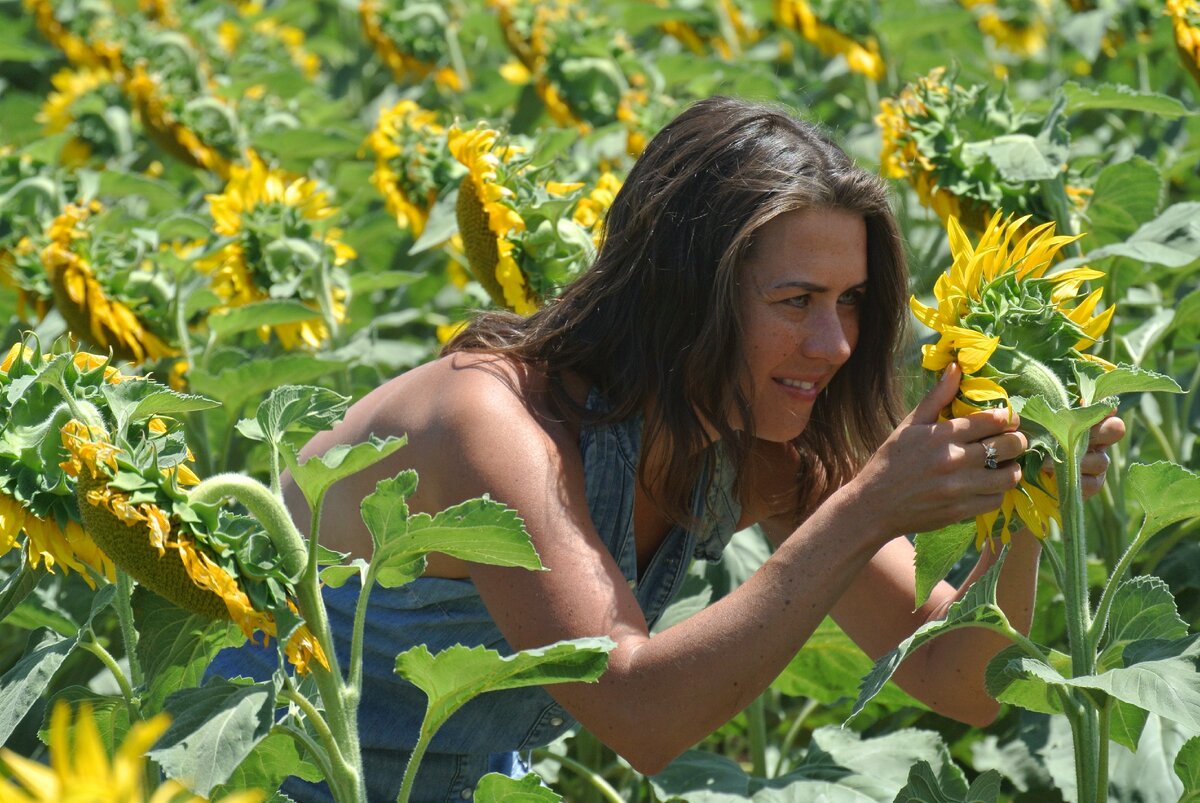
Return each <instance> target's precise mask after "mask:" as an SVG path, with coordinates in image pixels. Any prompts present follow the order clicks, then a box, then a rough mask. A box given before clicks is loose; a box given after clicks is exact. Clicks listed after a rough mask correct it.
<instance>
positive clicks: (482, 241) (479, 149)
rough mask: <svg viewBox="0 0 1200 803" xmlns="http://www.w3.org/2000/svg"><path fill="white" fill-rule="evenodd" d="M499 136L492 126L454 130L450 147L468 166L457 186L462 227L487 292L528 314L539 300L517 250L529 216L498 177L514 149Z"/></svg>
mask: <svg viewBox="0 0 1200 803" xmlns="http://www.w3.org/2000/svg"><path fill="white" fill-rule="evenodd" d="M499 136H500V134H499V132H497V131H495V130H493V129H490V128H477V129H475V130H473V131H462V130H460V129H459V128H458V127H454V128H451V129H450V134H449V147H450V152H451V153H452V154H454V158H455V159H457V160H458V161H459V162H461V163H462V164H463V166H464V167H466V168H467V171H468V172H467V175H466V177H465V178H463V181H462V184H461V185H460V186H459V188H458V207H457V212H458V228H459V232H460V233H461V234H462V239H463V248H464V249H465V250H466V252H467V259H468V262H469V263H470V266H471V272H472V273H474V274H475V278H476V279H477V280H478V281H479V283H480V284H481V285H483V287H484V289H485V290H487V291H488V295H490V296H491V297H492V299H493V300H494V301H495V302H496V303H497V304H501V305H503V306H506V307H508V308H510V309H512V310H514V311H516V312H518V313H520V314H521V315H528V314H530V313H531V312H533V311H534V310H535V309H537V305H538V299H537V297H536V296H535V295H534V294H533V291H532V289H531V288H530V287H529V282H528V281H527V280H526V277H525V275H524V274H523V273H522V272H521V268H520V266H519V265H517V262H516V259H515V258H514V255H513V238H514V237H515V236H516V235H519V234H520V233H521V232H523V231H524V230H525V221H524V219H522V217H521V215H520V213H519V212H518V211H517V210H516V208H515V206H514V204H513V201H512V199H513V197H514V195H515V193H514V192H513V190H512V189H510V188H509V187H506V186H505V185H504V184H503V183H501V182H500V181H499V180H498V178H499V177H498V173H497V169H498V168H499V167H500V165H501V164H502V163H503V161H504V160H505V159H506V158H508V157H510V156H511V155H512V153H513V151H512V149H511V148H507V147H503V146H501V147H497V145H496V140H497V139H498V138H499Z"/></svg>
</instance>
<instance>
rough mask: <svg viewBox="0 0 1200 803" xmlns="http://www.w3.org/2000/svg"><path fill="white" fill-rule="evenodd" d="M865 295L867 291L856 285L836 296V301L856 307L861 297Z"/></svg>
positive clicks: (860, 302) (861, 299)
mask: <svg viewBox="0 0 1200 803" xmlns="http://www.w3.org/2000/svg"><path fill="white" fill-rule="evenodd" d="M866 295H867V291H866V290H865V289H863V288H862V287H856V288H854V289H853V290H847V291H846V292H845V293H842V294H841V295H840V296H838V303H839V304H845V305H847V306H851V307H857V306H858V305H859V304H862V302H863V298H864V297H865V296H866Z"/></svg>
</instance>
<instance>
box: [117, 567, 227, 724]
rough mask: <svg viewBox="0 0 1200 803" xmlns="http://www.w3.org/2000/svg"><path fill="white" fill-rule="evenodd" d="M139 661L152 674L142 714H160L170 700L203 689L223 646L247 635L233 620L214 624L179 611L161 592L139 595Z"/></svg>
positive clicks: (136, 595) (136, 597)
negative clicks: (202, 683)
mask: <svg viewBox="0 0 1200 803" xmlns="http://www.w3.org/2000/svg"><path fill="white" fill-rule="evenodd" d="M133 605H134V621H135V623H136V624H137V630H138V644H137V652H138V658H139V659H140V660H141V662H142V669H143V671H144V672H145V674H146V686H147V688H146V691H145V693H143V695H142V712H143V713H146V714H154V713H157V712H158V711H160V710H161V709H162V706H163V702H164V701H165V700H166V699H167V697H168V696H169V695H171V694H173V693H174V692H177V691H179V690H180V689H189V688H193V687H195V686H197V685H199V683H200V681H201V679H202V678H203V676H204V670H205V669H206V668H207V667H208V664H209V662H211V661H212V659H213V657H214V656H215V655H216V654H217V652H218V651H219V650H220V649H222V648H223V647H236V646H237V645H239V644H242V643H244V642H245V640H246V637H245V636H244V635H242V632H241V631H240V630H239V629H238V628H237V626H236V625H234V624H233V623H232V622H225V621H214V620H212V619H207V618H205V617H203V616H199V615H196V614H193V613H189V612H188V611H185V610H183V609H182V608H179V607H177V606H175V605H173V604H171V603H170V602H168V601H167V600H165V599H163V598H162V597H160V596H159V595H157V594H150V593H147V592H145V591H143V590H141V589H139V590H138V591H137V592H135V593H134V597H133Z"/></svg>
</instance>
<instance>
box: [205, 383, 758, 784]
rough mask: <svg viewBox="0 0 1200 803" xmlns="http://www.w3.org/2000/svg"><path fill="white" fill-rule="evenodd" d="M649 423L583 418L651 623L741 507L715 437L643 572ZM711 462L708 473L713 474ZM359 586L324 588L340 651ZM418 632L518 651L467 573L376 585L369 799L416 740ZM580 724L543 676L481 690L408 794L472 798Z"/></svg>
mask: <svg viewBox="0 0 1200 803" xmlns="http://www.w3.org/2000/svg"><path fill="white" fill-rule="evenodd" d="M587 407H588V409H590V410H593V411H598V412H602V411H604V410H606V409H607V406H606V404H605V402H604V400H603V397H602V396H600V394H598V393H597V392H595V391H593V392H592V394H591V395H590V396H589V398H588V401H587ZM641 430H642V422H641V418H640V417H639V418H635V419H630V420H628V421H622V422H618V423H615V424H609V425H603V426H599V425H597V426H589V425H587V424H585V425H584V426H583V428H582V430H581V432H580V437H579V449H580V453H581V456H582V458H583V467H584V476H585V482H586V489H587V501H588V510H589V512H590V513H591V517H592V522H593V523H594V524H595V527H596V530H597V532H598V533H599V535H600V539H601V540H602V541H603V542H604V544H605V546H606V547H607V548H608V550H609V552H610V553H611V554H612V556H613V558H614V559H615V560H616V561H617V564H618V565H619V566H620V568H621V572H622V574H623V575H624V576H625V579H626V580H627V581H628V582H629V587H630V589H631V590H632V591H633V592H634V594H635V595H636V596H637V601H638V604H639V605H640V606H641V608H642V611H643V612H644V613H645V616H646V622H647V624H648V625H653V624H654V622H655V621H657V620H658V618H659V616H660V615H661V614H662V612H663V609H664V608H665V607H666V606H667V604H668V603H670V601H671V600H672V599H673V598H674V596H675V595H676V594H677V593H678V591H679V588H680V587H681V585H682V583H683V579H684V577H685V576H686V574H687V569H688V565H689V563H690V562H691V559H692V558H693V557H694V558H697V559H699V560H716V559H718V558H719V557H720V555H721V552H722V550H723V549H724V548H725V545H726V544H727V543H728V542H729V539H730V537H731V536H732V535H733V532H734V529H735V528H736V526H737V521H738V518H739V516H740V512H741V508H740V505H739V504H738V502H737V500H736V498H735V497H734V496H733V493H732V486H733V479H734V478H733V471H732V466H730V464H729V463H728V462H727V460H726V459H725V454H724V450H723V449H721V448H720V445H719V444H718V445H717V446H716V447H714V448H712V449H710V452H709V455H710V456H711V459H710V460H709V467H708V471H707V472H705V476H702V477H701V478H700V482H699V483H698V485H697V488H696V492H695V496H694V498H693V510H694V512H695V515H696V519H697V521H700V522H701V526H700V527H698V528H697V531H696V532H690V531H685V530H683V529H682V528H680V527H675V528H674V529H672V530H671V532H670V533H669V534H668V535H667V537H666V539H665V540H664V541H663V543H662V545H661V546H660V547H659V549H658V551H657V552H656V553H655V555H654V556H653V558H652V559H651V561H650V564H649V566H647V567H646V571H645V572H644V573H643V575H642V576H641V577H638V576H637V549H636V546H635V544H634V538H633V500H634V490H635V483H636V472H637V462H638V451H639V448H640V441H641ZM709 473H711V476H712V479H713V482H712V483H709V482H708V481H707V480H708V475H709ZM706 488H707V489H708V491H707V492H705V489H706ZM358 590H359V587H358V584H357V580H352V581H350V582H348V583H346V584H345V585H344V586H342V587H341V588H325V589H324V590H323V595H324V598H325V605H326V608H327V610H328V612H329V618H330V627H331V628H332V631H333V633H334V637H335V640H336V643H337V651H338V655H339V656H348V655H349V654H350V643H349V641H350V634H351V628H352V623H353V619H354V607H355V602H356V600H357V597H358ZM417 644H425V645H426V646H427V647H428V648H429V650H430V651H431V652H433V653H435V654H436V653H437V652H439V651H440V650H443V649H445V648H447V647H449V646H451V645H454V644H465V645H468V646H476V645H482V646H484V647H488V648H491V649H494V650H497V651H499V652H500V653H501V654H503V655H510V654H512V652H513V650H512V648H511V647H510V646H509V645H508V642H507V641H505V639H504V637H503V636H502V635H501V634H500V631H499V630H498V629H497V627H496V624H495V622H493V621H492V617H491V616H490V615H489V614H488V612H487V609H486V608H485V607H484V604H483V601H482V600H481V599H480V597H479V594H478V593H477V592H476V590H475V585H474V583H472V582H471V581H470V580H449V579H443V578H436V577H422V578H419V579H417V580H415V581H413V582H411V583H408V584H407V585H404V586H401V587H399V588H392V589H388V588H382V587H376V588H374V589H372V591H371V598H370V603H369V605H368V611H367V616H366V629H365V633H364V638H363V694H362V701H361V703H360V704H359V713H358V731H359V738H360V741H361V745H362V757H363V766H364V773H365V775H366V783H367V799H368V800H370V801H372V803H374V801H392V800H395V799H396V795H397V793H398V791H399V788H400V782H401V779H402V778H403V776H404V769H405V767H406V765H407V764H408V758H409V751H411V750H412V748H413V746H414V745H415V744H416V738H417V732H418V730H419V728H420V724H421V719H422V717H423V715H424V712H425V706H426V697H425V694H424V692H422V691H421V690H420V689H418V688H417V687H415V686H413V685H411V684H410V683H408V682H407V681H405V680H403V679H402V678H400V677H399V676H398V675H396V674H395V672H394V667H395V662H396V656H397V655H398V654H400V653H401V652H404V651H405V650H407V649H409V648H410V647H413V646H415V645H417ZM276 661H277V659H276V657H275V650H274V648H273V647H272V648H271V649H263V648H261V647H257V646H255V645H253V644H250V643H247V644H246V645H244V646H242V647H237V648H231V649H226V650H223V651H222V652H221V653H219V654H218V656H217V658H216V659H215V660H214V661H213V663H212V665H211V666H210V667H209V670H208V673H209V674H210V675H219V676H222V677H235V676H239V675H240V676H244V677H255V678H258V679H264V680H265V679H266V678H268V677H269V676H270V674H271V672H272V670H273V669H274V667H275V666H276ZM575 724H576V723H575V720H574V719H573V718H572V717H571V715H570V714H568V713H567V712H566V711H565V710H564V709H563V708H562V707H561V706H560V705H558V704H557V703H556V702H554V700H553V698H551V697H550V695H549V694H547V693H546V691H545V690H544V689H543V688H542V687H540V686H537V687H532V688H525V689H511V690H504V691H496V692H488V693H486V694H483V695H481V696H479V697H477V698H475V699H474V700H472V701H471V702H469V703H467V704H466V705H465V706H463V707H462V708H461V709H460V710H459V711H458V712H457V713H455V714H454V716H453V717H451V718H450V720H449V721H448V722H447V723H446V724H445V725H444V726H443V727H442V729H441V730H439V731H438V733H437V735H436V736H435V737H434V739H433V742H432V743H431V745H430V747H429V750H428V752H426V754H425V756H424V759H423V760H422V762H421V767H420V770H419V772H418V775H417V778H416V782H415V785H414V787H413V793H412V798H411V799H412V800H413V801H422V802H423V801H462V800H469V799H471V798H472V796H473V795H474V787H475V784H476V782H477V781H478V779H479V778H480V777H481V776H483V775H485V774H487V773H489V772H500V773H504V774H506V775H510V776H512V777H516V778H520V777H522V776H524V775H525V774H526V773H527V772H528V771H529V765H528V762H527V756H528V751H529V750H530V749H532V748H534V747H540V746H542V745H546V744H549V743H550V742H552V741H554V740H555V739H556V738H558V737H559V736H560V735H562V734H563V733H565V732H566V731H568V730H570V729H571V728H572V727H573V726H574V725H575ZM283 791H284V792H285V793H287V794H288V795H290V796H291V797H292V798H293V799H295V800H296V801H299V802H300V803H304V801H328V800H332V798H331V797H330V796H329V793H328V790H327V789H326V787H325V786H324V784H316V785H314V784H310V783H307V782H305V781H302V780H300V779H297V778H289V779H288V780H287V782H285V783H284V785H283Z"/></svg>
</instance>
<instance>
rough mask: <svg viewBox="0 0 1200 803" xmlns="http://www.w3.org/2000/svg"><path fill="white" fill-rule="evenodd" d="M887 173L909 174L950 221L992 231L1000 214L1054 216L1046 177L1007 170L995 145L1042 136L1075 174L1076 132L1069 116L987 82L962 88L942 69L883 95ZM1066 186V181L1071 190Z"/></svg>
mask: <svg viewBox="0 0 1200 803" xmlns="http://www.w3.org/2000/svg"><path fill="white" fill-rule="evenodd" d="M879 106H880V114H879V115H878V116H877V117H876V118H875V119H876V122H877V123H878V124H879V126H880V129H881V133H882V139H883V148H882V150H881V152H880V159H879V161H880V167H881V171H882V172H883V174H884V175H885V176H887V177H888V178H897V179H899V178H903V179H907V180H908V182H909V184H910V185H911V186H912V188H913V190H914V191H915V192H916V195H917V198H918V199H919V200H920V202H921V204H922V205H924V206H926V207H927V208H929V209H931V210H933V211H934V212H935V213H936V214H937V216H938V217H939V218H940V219H941V220H942V222H943V223H944V224H945V225H949V220H950V218H955V219H956V220H957V221H958V222H959V224H960V225H961V226H963V227H964V228H966V229H968V230H969V231H972V232H975V233H979V232H982V231H983V230H984V228H985V227H986V225H987V223H988V221H989V220H990V219H991V217H992V215H993V214H994V213H996V212H1001V213H1005V214H1011V213H1022V214H1023V213H1024V212H1031V213H1032V214H1033V222H1034V223H1042V222H1045V221H1048V220H1053V219H1054V215H1053V214H1052V213H1051V212H1050V210H1049V208H1048V206H1047V202H1046V201H1044V200H1043V192H1044V187H1043V186H1042V185H1043V184H1047V183H1048V182H1041V183H1039V182H1038V181H1034V180H1030V179H1025V178H1021V177H1008V176H1006V173H1005V169H1004V167H1005V166H1004V165H1003V164H999V163H997V162H996V161H993V159H992V157H991V156H990V155H989V154H990V151H989V150H988V147H989V143H992V142H995V141H997V140H999V139H1002V138H1005V137H1009V136H1011V135H1020V136H1027V137H1029V138H1037V141H1038V142H1039V143H1044V144H1039V145H1038V147H1039V148H1041V149H1043V150H1042V155H1043V157H1044V158H1045V160H1046V162H1047V163H1048V164H1056V163H1058V164H1057V165H1056V166H1057V167H1058V169H1059V173H1060V174H1061V175H1062V176H1063V178H1062V179H1056V180H1058V181H1063V182H1064V184H1065V183H1066V182H1065V180H1066V179H1069V178H1070V176H1068V175H1067V165H1066V164H1065V162H1062V161H1061V160H1063V159H1065V153H1066V151H1067V144H1068V139H1069V138H1068V135H1067V132H1066V129H1065V128H1064V127H1063V126H1062V122H1061V120H1055V121H1053V122H1048V121H1047V120H1046V119H1045V118H1042V117H1039V116H1037V115H1032V114H1023V113H1018V112H1016V111H1015V110H1014V109H1013V106H1012V103H1011V102H1010V101H1009V99H1008V96H1007V94H1006V93H1005V92H1003V91H1001V92H999V93H996V94H993V93H990V92H989V91H988V89H987V88H986V87H984V86H982V85H973V86H970V87H963V86H959V85H958V84H957V83H955V82H954V81H953V80H952V79H951V80H947V77H946V72H945V69H944V68H942V67H938V68H936V69H934V70H932V71H930V72H929V74H928V75H925V76H923V77H922V78H920V79H919V80H917V81H916V82H915V83H913V84H910V85H908V86H906V87H904V88H903V89H902V90H901V91H900V93H899V94H898V95H897V96H896V97H895V98H885V99H883V100H881V101H880V104H879ZM1063 189H1064V192H1065V191H1066V187H1064V188H1063Z"/></svg>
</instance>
